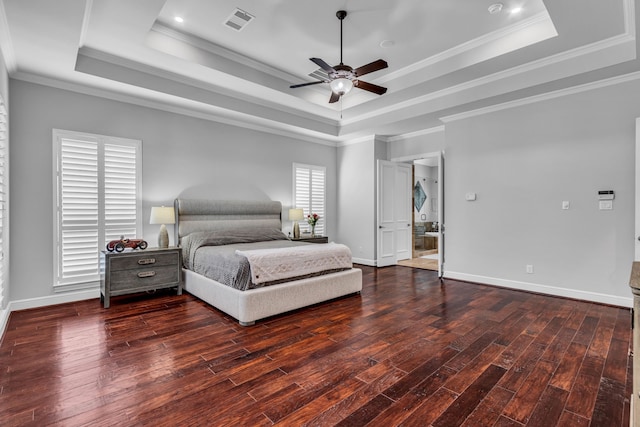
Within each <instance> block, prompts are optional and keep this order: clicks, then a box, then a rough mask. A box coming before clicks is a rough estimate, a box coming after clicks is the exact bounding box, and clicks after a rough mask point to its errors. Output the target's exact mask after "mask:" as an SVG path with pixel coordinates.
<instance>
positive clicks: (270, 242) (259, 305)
mask: <svg viewBox="0 0 640 427" xmlns="http://www.w3.org/2000/svg"><path fill="white" fill-rule="evenodd" d="M175 212H176V227H175V239H176V240H175V241H176V242H178V244H179V245H180V246H181V247H182V248H183V260H184V266H185V268H183V274H184V289H185V290H186V291H188V292H189V293H191V294H192V295H194V296H196V297H198V298H200V299H201V300H203V301H205V302H206V303H208V304H210V305H212V306H213V307H215V308H217V309H218V310H220V311H223V312H224V313H226V314H228V315H230V316H232V317H234V318H235V319H237V320H238V321H239V323H240V325H242V326H249V325H253V324H255V322H256V321H257V320H260V319H264V318H267V317H270V316H274V315H277V314H282V313H286V312H288V311H291V310H296V309H299V308H303V307H307V306H310V305H313V304H317V303H321V302H325V301H329V300H332V299H335V298H339V297H343V296H346V295H350V294H355V293H359V292H360V291H361V290H362V271H361V270H359V269H357V268H353V267H352V266H351V260H350V259H349V266H348V267H346V266H343V268H338V269H330V270H329V272H326V273H325V272H315V273H311V274H305V275H304V276H302V277H294V278H291V279H285V280H280V281H275V282H272V283H275V284H272V283H270V282H268V283H260V284H249V285H248V288H247V286H245V285H243V284H234V285H228V284H223V283H222V281H226V280H222V279H221V280H215V279H213V278H210V277H206V276H205V275H203V274H204V273H206V272H204V273H203V274H200V273H198V272H196V271H194V269H198V268H199V270H200V272H202V269H203V268H205V269H208V270H210V271H214V272H215V271H216V270H221V271H225V268H226V267H227V265H226V264H224V263H223V264H222V265H221V266H220V267H211V266H207V265H205V262H204V261H203V260H204V259H207V255H205V254H206V252H207V251H216V250H224V251H227V252H235V253H236V255H238V254H245V255H247V256H248V255H249V254H255V253H260V252H261V250H262V248H266V247H271V246H274V245H275V246H286V247H291V246H309V245H315V244H313V243H302V242H293V241H289V240H288V239H286V236H284V239H282V238H278V236H277V232H278V231H279V230H281V229H282V221H281V212H282V205H281V203H280V202H277V201H224V200H223V201H221V200H203V199H176V201H175ZM274 230H277V231H274ZM280 233H281V232H280ZM203 236H204V237H203ZM263 236H264V240H263ZM203 240H204V241H206V242H205V244H204V245H203V246H202V247H197V245H195V246H194V242H196V241H200V243H201V241H203ZM256 240H258V241H256ZM243 245H245V246H243ZM247 245H248V246H249V248H248V249H247V248H246V246H247ZM318 246H324V245H318ZM196 247H197V249H193V248H196ZM205 247H206V249H205ZM301 249H302V248H301ZM318 249H319V248H318ZM283 250H286V249H283ZM303 250H311V248H309V249H303ZM237 251H240V252H237ZM230 256H231V255H228V257H230ZM236 258H237V257H236ZM349 258H350V253H349ZM233 262H237V261H235V260H234V261H233ZM243 262H244V261H243ZM225 263H227V264H229V263H232V262H231V261H229V258H228V259H227V261H225ZM311 264H316V263H311ZM187 267H189V268H187ZM196 267H198V268H196ZM225 274H226V273H225ZM222 276H224V274H222ZM238 276H240V274H239V275H238ZM214 277H216V276H214ZM254 278H255V276H254V277H251V281H252V282H253V279H254ZM225 279H226V277H225ZM238 281H239V280H238ZM233 286H236V287H233Z"/></svg>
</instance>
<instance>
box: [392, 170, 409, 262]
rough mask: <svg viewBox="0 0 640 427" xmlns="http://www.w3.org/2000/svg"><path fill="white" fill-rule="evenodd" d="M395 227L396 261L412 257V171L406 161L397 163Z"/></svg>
mask: <svg viewBox="0 0 640 427" xmlns="http://www.w3.org/2000/svg"><path fill="white" fill-rule="evenodd" d="M395 166H396V167H395V185H394V187H395V189H394V203H393V205H394V208H395V228H396V261H400V260H403V259H411V257H412V255H413V251H412V250H411V245H412V239H411V236H412V234H413V226H412V221H411V215H412V214H413V209H412V206H411V189H412V181H413V176H412V171H411V165H410V164H406V163H395Z"/></svg>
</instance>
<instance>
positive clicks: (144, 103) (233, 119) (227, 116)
mask: <svg viewBox="0 0 640 427" xmlns="http://www.w3.org/2000/svg"><path fill="white" fill-rule="evenodd" d="M12 78H14V79H16V80H21V81H25V82H28V83H35V84H39V85H43V86H49V87H53V88H56V89H62V90H67V91H70V92H75V93H80V94H82V95H89V96H95V97H99V98H105V99H109V100H112V101H117V102H123V103H126V104H131V105H137V106H140V107H145V108H152V109H155V110H160V111H165V112H168V113H174V114H179V115H182V116H188V117H194V118H198V119H203V120H207V121H211V122H216V123H221V124H225V125H230V126H235V127H239V128H243V129H251V130H255V131H258V132H265V133H269V134H273V135H279V136H283V137H287V138H293V139H297V140H300V141H305V142H310V143H314V144H320V145H326V146H330V147H337V145H338V143H340V142H342V141H344V140H346V138H343V137H334V136H330V135H327V134H324V133H321V132H316V131H311V130H309V129H305V128H300V127H296V126H292V125H286V124H283V123H280V122H276V121H273V120H268V119H262V118H258V117H256V116H252V115H248V114H244V113H238V112H236V111H232V110H226V109H223V108H220V107H215V106H212V105H209V104H203V103H197V102H196V101H189V102H190V103H193V104H196V105H192V106H180V105H177V104H170V103H168V102H167V101H166V100H154V99H151V98H150V97H143V96H141V95H138V96H136V95H128V94H123V93H120V92H117V91H115V90H109V89H102V88H97V87H92V86H89V85H87V84H80V83H74V82H68V81H62V80H59V79H54V78H51V77H46V76H42V75H38V74H31V73H25V72H17V73H16V74H15V75H14V76H12ZM150 92H152V91H150ZM150 95H153V94H152V93H151V94H150Z"/></svg>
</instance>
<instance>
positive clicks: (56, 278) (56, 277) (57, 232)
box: [52, 129, 143, 292]
mask: <svg viewBox="0 0 640 427" xmlns="http://www.w3.org/2000/svg"><path fill="white" fill-rule="evenodd" d="M52 134H53V144H52V145H53V156H52V157H53V273H54V274H53V289H54V291H55V292H64V291H71V290H80V289H91V288H96V287H99V285H100V277H99V274H98V277H95V278H91V279H86V278H80V279H78V280H68V281H62V280H61V274H62V272H61V261H62V260H61V255H62V254H61V242H60V236H61V228H60V221H61V218H60V206H59V203H60V190H61V189H60V185H61V182H60V170H61V143H62V140H63V139H77V140H80V141H88V142H89V141H90V142H96V143H97V144H98V152H99V154H98V159H99V160H98V161H99V163H98V212H99V215H100V218H99V219H98V230H99V233H98V250H102V249H103V248H104V246H105V245H106V242H103V241H104V160H105V159H104V147H105V145H107V144H112V145H121V146H128V147H134V148H135V150H136V166H135V167H136V172H135V174H136V183H137V186H136V202H135V204H136V224H135V228H136V236H142V230H143V218H142V214H143V212H142V141H141V140H136V139H129V138H120V137H112V136H107V135H98V134H92V133H88V132H77V131H70V130H63V129H53V131H52ZM100 230H102V231H103V232H102V233H101V232H100ZM101 243H102V244H101ZM97 259H98V262H99V258H97ZM99 268H100V266H99V265H98V271H99Z"/></svg>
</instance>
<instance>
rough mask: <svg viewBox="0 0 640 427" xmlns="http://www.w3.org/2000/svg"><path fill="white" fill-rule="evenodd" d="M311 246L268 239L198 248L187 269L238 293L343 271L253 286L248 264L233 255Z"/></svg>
mask: <svg viewBox="0 0 640 427" xmlns="http://www.w3.org/2000/svg"><path fill="white" fill-rule="evenodd" d="M312 244H314V243H305V242H293V241H290V240H271V241H265V242H252V243H237V244H229V245H222V246H201V247H199V248H198V249H196V250H195V253H194V254H192V257H191V259H192V262H191V265H189V266H188V268H189V269H190V270H192V271H194V272H195V273H198V274H201V275H203V276H205V277H208V278H209V279H212V280H215V281H216V282H220V283H222V284H225V285H227V286H230V287H232V288H234V289H238V290H241V291H244V290H247V289H256V288H259V287H262V286H269V285H275V284H278V283H283V282H285V281H291V280H297V279H301V278H306V277H313V276H316V275H319V274H328V273H333V272H336V271H341V270H343V269H342V268H339V269H330V270H326V271H323V272H322V273H315V274H310V275H303V276H295V277H292V278H288V279H286V280H279V281H272V282H267V283H260V284H255V283H253V282H252V281H251V267H250V265H249V261H248V260H247V258H246V257H244V256H242V255H239V254H237V253H236V251H250V250H256V249H271V248H289V247H296V246H306V245H312Z"/></svg>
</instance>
